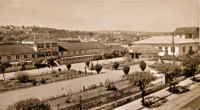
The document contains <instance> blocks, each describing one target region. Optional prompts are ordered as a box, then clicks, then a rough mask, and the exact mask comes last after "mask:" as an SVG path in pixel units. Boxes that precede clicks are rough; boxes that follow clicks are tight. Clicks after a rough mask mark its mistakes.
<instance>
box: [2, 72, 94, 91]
mask: <svg viewBox="0 0 200 110" xmlns="http://www.w3.org/2000/svg"><path fill="white" fill-rule="evenodd" d="M23 74H28V73H23ZM94 74H96V73H93V72H87V73H85V72H82V71H76V70H69V71H60V72H58V71H52V72H51V73H47V74H41V75H34V76H28V79H27V81H26V82H24V83H23V82H21V81H20V80H19V79H17V78H12V79H10V80H6V81H2V82H0V93H3V92H7V91H12V90H18V89H23V88H29V87H33V86H40V85H43V84H49V83H54V82H58V81H63V80H69V79H74V78H79V77H84V76H89V75H94Z"/></svg>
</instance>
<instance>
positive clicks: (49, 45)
mask: <svg viewBox="0 0 200 110" xmlns="http://www.w3.org/2000/svg"><path fill="white" fill-rule="evenodd" d="M22 44H27V45H30V46H31V47H32V48H33V49H34V50H35V51H36V52H37V58H38V59H50V58H58V53H59V52H58V40H57V39H56V38H49V37H40V38H37V39H36V38H35V37H34V38H30V39H26V40H24V41H22Z"/></svg>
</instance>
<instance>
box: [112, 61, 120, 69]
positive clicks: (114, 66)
mask: <svg viewBox="0 0 200 110" xmlns="http://www.w3.org/2000/svg"><path fill="white" fill-rule="evenodd" d="M118 67H119V62H118V61H115V62H114V63H113V68H114V69H115V70H116V69H117V68H118Z"/></svg>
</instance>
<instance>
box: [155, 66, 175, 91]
mask: <svg viewBox="0 0 200 110" xmlns="http://www.w3.org/2000/svg"><path fill="white" fill-rule="evenodd" d="M157 70H158V71H160V72H161V73H162V74H164V75H165V82H166V83H169V85H170V90H171V91H174V90H175V89H176V84H177V82H176V77H175V76H177V75H178V74H179V72H178V66H177V65H171V64H165V65H160V66H158V67H157ZM172 86H173V90H172Z"/></svg>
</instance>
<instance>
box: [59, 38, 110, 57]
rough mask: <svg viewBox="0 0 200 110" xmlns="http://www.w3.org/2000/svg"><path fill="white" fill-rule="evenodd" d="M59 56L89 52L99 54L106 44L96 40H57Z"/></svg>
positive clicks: (88, 53) (86, 53) (87, 53)
mask: <svg viewBox="0 0 200 110" xmlns="http://www.w3.org/2000/svg"><path fill="white" fill-rule="evenodd" d="M58 45H59V57H60V58H61V57H72V56H81V55H90V54H101V53H103V52H104V51H105V49H106V46H105V45H103V44H101V43H98V42H79V43H65V42H59V43H58Z"/></svg>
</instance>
